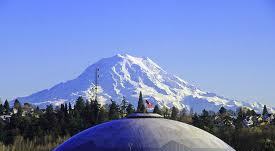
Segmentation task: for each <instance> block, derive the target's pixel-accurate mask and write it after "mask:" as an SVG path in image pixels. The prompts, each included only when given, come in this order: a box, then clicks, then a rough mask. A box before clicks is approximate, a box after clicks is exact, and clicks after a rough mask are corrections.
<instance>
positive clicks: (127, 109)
mask: <svg viewBox="0 0 275 151" xmlns="http://www.w3.org/2000/svg"><path fill="white" fill-rule="evenodd" d="M126 112H127V115H129V114H132V113H134V112H135V108H134V106H133V104H131V103H129V104H128V106H127V108H126Z"/></svg>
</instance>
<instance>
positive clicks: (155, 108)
mask: <svg viewBox="0 0 275 151" xmlns="http://www.w3.org/2000/svg"><path fill="white" fill-rule="evenodd" d="M153 113H157V114H160V115H161V110H160V109H159V106H158V105H155V107H154V110H153Z"/></svg>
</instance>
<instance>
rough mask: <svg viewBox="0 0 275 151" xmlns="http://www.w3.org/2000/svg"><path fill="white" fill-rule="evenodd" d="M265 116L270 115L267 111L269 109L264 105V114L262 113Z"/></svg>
mask: <svg viewBox="0 0 275 151" xmlns="http://www.w3.org/2000/svg"><path fill="white" fill-rule="evenodd" d="M262 114H263V115H264V116H265V115H268V111H267V108H266V105H264V108H263V113H262Z"/></svg>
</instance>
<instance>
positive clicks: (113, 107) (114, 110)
mask: <svg viewBox="0 0 275 151" xmlns="http://www.w3.org/2000/svg"><path fill="white" fill-rule="evenodd" d="M111 102H112V103H111V104H110V107H109V119H110V120H114V119H118V118H119V107H118V105H117V104H116V102H115V101H112V100H111Z"/></svg>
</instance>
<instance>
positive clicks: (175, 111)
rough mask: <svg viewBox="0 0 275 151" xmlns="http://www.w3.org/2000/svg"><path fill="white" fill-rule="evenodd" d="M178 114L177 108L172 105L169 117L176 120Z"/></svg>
mask: <svg viewBox="0 0 275 151" xmlns="http://www.w3.org/2000/svg"><path fill="white" fill-rule="evenodd" d="M178 114H179V110H178V109H177V108H176V107H175V106H173V107H172V114H171V119H172V120H177V119H178Z"/></svg>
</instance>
